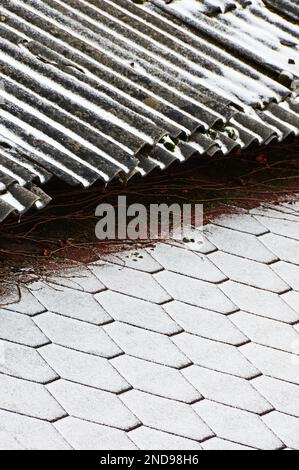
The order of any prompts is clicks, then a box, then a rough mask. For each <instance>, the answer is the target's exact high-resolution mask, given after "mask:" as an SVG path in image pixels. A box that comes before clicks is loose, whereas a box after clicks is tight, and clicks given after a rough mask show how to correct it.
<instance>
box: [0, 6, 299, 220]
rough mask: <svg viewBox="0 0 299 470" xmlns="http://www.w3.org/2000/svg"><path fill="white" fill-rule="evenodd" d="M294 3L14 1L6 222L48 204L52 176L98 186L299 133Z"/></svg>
mask: <svg viewBox="0 0 299 470" xmlns="http://www.w3.org/2000/svg"><path fill="white" fill-rule="evenodd" d="M278 3H279V5H280V7H279V8H278V7H277V4H278ZM288 3H289V2H288V1H282V2H275V1H265V2H262V1H260V0H238V1H234V0H205V1H202V2H199V1H197V0H173V1H171V2H165V1H164V0H163V1H162V0H150V1H148V2H145V3H144V4H142V5H136V4H134V3H133V2H132V1H131V0H117V1H112V0H89V1H88V2H87V1H85V0H67V1H66V0H65V1H62V0H24V1H21V0H2V2H1V7H0V37H1V51H0V83H1V98H2V103H1V105H0V208H1V209H0V219H3V218H4V216H5V214H6V213H10V212H11V210H13V209H11V208H15V209H16V210H17V211H19V212H24V211H25V210H26V209H27V208H29V207H31V206H32V205H38V206H43V205H44V204H45V203H46V200H47V199H45V197H44V196H43V195H42V193H40V194H39V195H37V194H36V189H34V188H36V186H35V185H38V184H43V183H45V182H46V181H47V180H48V179H49V178H50V177H51V175H55V176H57V177H59V178H61V179H63V180H64V181H66V182H67V183H69V184H72V185H73V184H81V185H83V186H84V187H87V186H89V185H91V184H93V183H94V182H95V181H97V180H99V179H100V180H102V181H104V182H105V183H108V182H109V181H110V180H111V179H112V178H114V177H115V176H116V175H117V174H118V173H123V174H125V175H127V177H130V176H131V175H132V174H134V173H135V172H136V171H138V172H140V173H141V174H147V173H149V172H150V171H151V170H152V169H153V168H156V167H160V168H162V169H163V168H166V167H167V166H169V165H170V164H171V163H172V162H173V161H175V160H178V161H184V160H186V159H187V158H189V157H190V156H191V155H194V154H199V155H201V154H204V153H208V154H209V155H213V154H215V153H216V152H222V153H224V154H227V153H229V152H230V151H231V150H232V149H233V148H235V147H240V148H245V147H247V146H248V145H250V144H253V143H256V144H265V143H269V142H270V141H271V140H273V139H277V140H283V139H284V138H286V137H287V136H289V135H292V134H293V135H297V134H298V133H299V101H298V98H297V91H298V84H299V30H298V26H297V25H295V24H294V23H293V22H292V12H294V14H295V15H296V11H297V10H296V8H298V4H297V1H296V2H295V3H294V8H293V9H292V10H289V9H288ZM292 3H293V2H292ZM269 7H271V9H269ZM290 13H291V15H290ZM212 128H213V129H216V130H215V131H214V130H213V131H211V129H212ZM219 129H220V130H219ZM169 136H170V137H171V139H173V140H174V141H175V142H176V143H177V145H176V148H175V150H174V151H170V150H167V148H166V147H165V145H164V144H163V141H161V139H162V138H165V137H166V138H168V137H169ZM20 188H23V189H24V191H25V192H24V194H23V193H22V194H21V192H22V191H21V189H20ZM16 191H17V192H18V196H17V197H15V196H14V194H15V192H16ZM28 191H29V192H30V195H31V196H30V195H29V194H28ZM30 201H33V202H30ZM41 201H43V202H41ZM12 202H13V204H11V203H12ZM23 207H24V209H23ZM10 209H11V210H10ZM1 214H2V215H1Z"/></svg>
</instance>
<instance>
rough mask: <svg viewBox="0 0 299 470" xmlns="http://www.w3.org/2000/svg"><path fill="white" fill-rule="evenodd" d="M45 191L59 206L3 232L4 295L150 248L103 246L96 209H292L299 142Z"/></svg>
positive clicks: (209, 214) (11, 222)
mask: <svg viewBox="0 0 299 470" xmlns="http://www.w3.org/2000/svg"><path fill="white" fill-rule="evenodd" d="M45 191H46V192H47V193H48V194H49V195H50V196H51V197H52V198H53V201H52V203H51V204H50V205H49V206H48V207H46V208H45V209H44V210H42V211H36V210H35V211H33V210H32V211H31V212H30V213H27V214H25V215H24V216H23V217H22V218H21V219H20V220H18V219H17V218H16V217H15V216H11V217H10V218H9V219H7V220H6V221H5V223H3V224H2V225H1V234H0V286H1V288H2V291H4V290H7V289H10V288H11V286H13V285H15V284H17V285H18V283H20V282H30V280H31V279H32V277H34V278H36V277H43V276H44V275H47V273H49V272H51V271H56V270H57V269H61V268H64V267H65V266H67V265H69V264H72V263H77V262H79V263H88V262H91V261H95V260H96V259H99V257H101V256H105V255H107V254H109V253H111V252H118V251H121V250H123V249H125V248H127V247H129V246H135V247H139V246H144V245H149V244H151V240H143V241H137V242H132V241H128V240H113V241H100V242H99V241H98V240H97V239H96V237H95V225H96V222H97V218H96V217H95V208H96V207H97V206H98V205H99V204H100V203H103V202H105V203H110V204H112V205H114V206H115V205H116V203H117V197H118V196H119V195H125V196H126V197H127V203H128V204H132V203H142V204H144V205H145V206H149V204H153V203H156V204H161V203H166V204H168V205H170V204H173V203H179V204H186V203H198V204H199V203H201V204H203V205H204V222H205V223H207V222H209V221H212V220H213V219H214V218H215V217H217V216H218V215H220V214H225V213H236V212H238V211H239V210H241V209H250V208H252V207H256V206H258V205H259V204H261V203H266V202H279V201H282V200H283V201H288V200H291V199H293V198H295V197H296V196H295V195H296V194H297V193H299V140H298V139H296V140H292V141H289V142H284V143H283V144H278V143H276V144H273V145H269V146H267V147H265V148H258V149H257V148H253V149H249V150H247V151H245V152H242V154H241V155H240V153H239V152H235V153H233V154H231V155H230V156H228V157H223V156H217V155H214V156H213V157H196V158H195V157H194V158H192V159H190V160H189V161H188V162H186V163H183V164H174V165H172V166H171V167H170V168H169V169H168V170H166V171H158V170H155V171H153V172H152V173H151V174H150V175H149V176H148V177H146V178H142V177H141V176H138V175H135V176H134V177H133V178H132V179H131V180H129V182H127V183H126V184H124V183H123V182H120V181H116V180H115V181H113V182H112V183H111V184H110V185H109V186H108V187H104V186H103V185H95V186H93V187H92V188H89V189H87V190H82V189H78V188H70V187H67V186H66V185H63V184H62V183H60V182H57V181H54V180H53V181H52V182H51V184H50V185H48V186H47V187H46V188H45Z"/></svg>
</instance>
